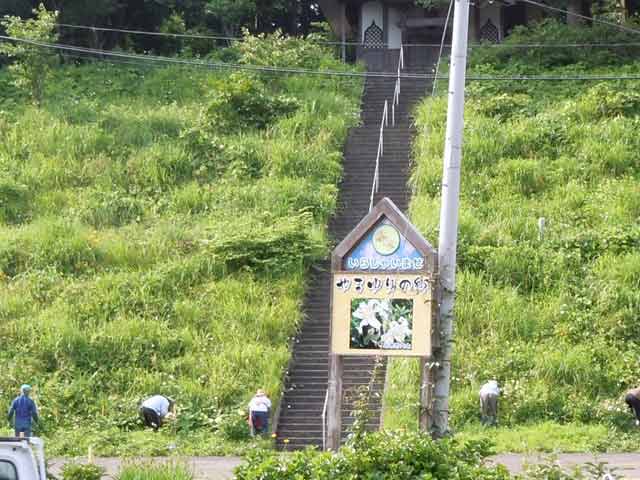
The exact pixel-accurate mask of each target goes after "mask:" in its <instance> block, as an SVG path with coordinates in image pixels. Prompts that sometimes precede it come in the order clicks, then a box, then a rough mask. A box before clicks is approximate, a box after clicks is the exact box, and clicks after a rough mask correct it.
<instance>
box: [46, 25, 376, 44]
mask: <svg viewBox="0 0 640 480" xmlns="http://www.w3.org/2000/svg"><path fill="white" fill-rule="evenodd" d="M54 25H55V26H56V27H63V28H72V29H77V30H93V31H99V32H116V33H127V34H131V35H150V36H156V37H172V38H198V39H206V40H223V41H227V42H234V41H236V42H241V41H243V40H244V39H245V38H244V37H231V36H225V35H204V34H197V33H193V34H192V33H171V32H150V31H147V30H129V29H125V28H112V27H92V26H88V25H72V24H69V23H56V24H54ZM310 41H312V42H313V43H318V44H322V45H355V46H361V45H364V44H363V43H359V42H338V41H328V40H315V39H311V40H310ZM383 45H385V46H386V45H387V44H386V43H385V44H383Z"/></svg>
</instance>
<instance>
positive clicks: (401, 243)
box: [343, 218, 425, 272]
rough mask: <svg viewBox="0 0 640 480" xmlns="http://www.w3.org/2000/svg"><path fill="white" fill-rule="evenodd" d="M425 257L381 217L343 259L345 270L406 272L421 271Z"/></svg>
mask: <svg viewBox="0 0 640 480" xmlns="http://www.w3.org/2000/svg"><path fill="white" fill-rule="evenodd" d="M424 267H425V260H424V257H423V256H422V254H421V253H420V252H419V251H418V250H417V249H416V247H414V246H413V245H412V244H411V243H410V242H409V241H408V240H407V239H406V238H405V237H404V235H402V234H401V233H400V232H399V231H398V229H397V228H396V227H395V226H394V225H393V224H392V223H391V222H390V221H389V220H388V219H386V218H383V219H382V220H380V222H378V224H377V225H376V226H375V227H373V228H372V229H371V231H370V232H369V233H368V234H367V235H366V236H365V237H364V238H363V239H362V240H361V241H360V243H359V244H358V245H356V246H355V247H354V248H353V250H351V252H349V254H348V255H347V256H346V257H345V258H344V265H343V268H344V270H360V271H383V272H407V271H415V270H423V269H424Z"/></svg>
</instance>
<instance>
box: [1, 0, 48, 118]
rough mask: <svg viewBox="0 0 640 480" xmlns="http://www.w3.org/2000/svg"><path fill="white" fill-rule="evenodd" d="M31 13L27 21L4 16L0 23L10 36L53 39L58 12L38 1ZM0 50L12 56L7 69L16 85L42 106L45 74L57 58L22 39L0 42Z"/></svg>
mask: <svg viewBox="0 0 640 480" xmlns="http://www.w3.org/2000/svg"><path fill="white" fill-rule="evenodd" d="M33 13H34V15H35V18H32V19H29V20H22V19H21V18H20V17H15V16H5V18H4V20H3V21H2V22H0V23H1V24H2V26H3V27H4V28H5V29H6V31H7V33H8V34H9V36H11V37H15V38H20V39H25V40H30V41H34V42H45V43H53V42H55V41H56V40H57V38H58V36H57V34H56V33H55V30H54V27H55V23H56V19H57V18H58V12H57V11H53V12H51V11H48V10H47V9H46V8H45V7H44V5H42V4H40V5H39V6H38V8H37V9H35V10H34V11H33ZM0 53H4V54H6V55H7V56H9V57H10V58H13V59H14V62H13V63H12V64H11V65H10V66H9V69H10V70H11V71H12V72H13V74H14V76H15V79H14V83H15V85H16V86H18V87H19V88H24V89H27V90H28V91H29V93H30V95H31V98H32V99H33V101H34V102H35V103H36V104H37V105H41V104H42V97H43V94H44V87H45V84H46V79H47V76H48V75H49V73H50V71H51V68H52V67H53V65H54V64H55V63H56V61H57V56H56V55H55V53H54V52H53V51H51V50H48V49H46V48H44V47H41V46H38V45H33V44H29V43H22V42H15V43H12V42H5V43H0Z"/></svg>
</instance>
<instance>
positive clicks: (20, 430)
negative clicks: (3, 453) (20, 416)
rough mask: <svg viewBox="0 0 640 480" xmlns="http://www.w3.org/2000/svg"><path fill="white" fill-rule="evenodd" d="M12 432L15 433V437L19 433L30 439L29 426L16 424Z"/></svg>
mask: <svg viewBox="0 0 640 480" xmlns="http://www.w3.org/2000/svg"><path fill="white" fill-rule="evenodd" d="M14 431H15V434H16V437H19V436H20V434H21V433H22V434H23V436H24V437H30V436H31V425H20V424H16V426H15V429H14Z"/></svg>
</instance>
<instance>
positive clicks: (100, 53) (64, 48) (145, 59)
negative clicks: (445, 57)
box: [0, 35, 640, 81]
mask: <svg viewBox="0 0 640 480" xmlns="http://www.w3.org/2000/svg"><path fill="white" fill-rule="evenodd" d="M0 40H2V41H11V42H20V43H25V44H29V45H33V46H37V47H40V48H48V49H53V50H57V51H60V52H75V53H77V54H85V55H94V56H95V57H90V58H97V59H104V58H105V57H110V58H117V59H126V60H136V61H137V62H139V63H143V64H149V63H154V64H156V65H171V64H175V65H182V66H192V67H200V68H208V69H218V70H224V69H229V70H248V71H253V72H260V73H282V74H293V75H315V76H331V77H354V78H391V79H396V78H397V77H398V75H397V73H387V72H355V71H348V72H341V71H336V70H310V69H303V68H288V67H276V66H261V65H243V64H232V63H219V62H217V63H216V62H205V61H200V60H191V59H181V58H171V57H161V56H155V55H139V54H131V53H125V52H115V51H108V50H98V49H94V48H86V47H76V46H72V45H63V44H54V43H45V42H38V41H35V40H29V39H24V38H15V37H7V36H4V35H0ZM400 78H402V79H409V80H411V79H426V80H434V79H436V78H437V79H438V80H440V79H444V78H446V76H441V75H438V76H437V77H436V75H433V74H421V73H401V74H400ZM467 79H468V80H470V81H618V80H640V73H638V74H628V75H504V76H501V75H467Z"/></svg>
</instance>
